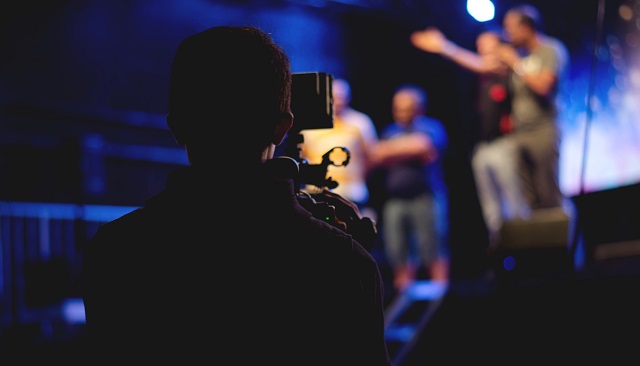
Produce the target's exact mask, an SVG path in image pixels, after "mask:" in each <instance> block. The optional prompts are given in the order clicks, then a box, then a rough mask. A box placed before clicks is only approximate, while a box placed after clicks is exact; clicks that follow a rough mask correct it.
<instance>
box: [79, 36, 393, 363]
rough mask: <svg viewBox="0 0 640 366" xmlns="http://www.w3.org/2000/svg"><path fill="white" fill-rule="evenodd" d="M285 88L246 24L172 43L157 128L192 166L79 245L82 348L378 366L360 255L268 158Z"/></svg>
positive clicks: (380, 350)
mask: <svg viewBox="0 0 640 366" xmlns="http://www.w3.org/2000/svg"><path fill="white" fill-rule="evenodd" d="M290 93H291V71H290V65H289V60H288V57H287V56H286V54H285V53H284V52H283V51H282V50H281V48H280V47H279V46H277V45H276V44H275V43H273V41H272V39H271V38H270V37H269V36H268V35H267V34H265V33H263V32H262V31H260V30H258V29H256V28H251V27H214V28H211V29H207V30H205V31H202V32H200V33H197V34H195V35H193V36H190V37H188V38H186V39H185V40H184V41H183V42H182V43H181V44H180V45H179V47H178V49H177V53H176V55H175V58H174V61H173V65H172V69H171V85H170V94H169V114H168V116H167V122H168V126H169V128H170V129H171V132H172V133H173V134H174V136H175V138H176V140H177V142H178V143H179V144H180V145H183V146H184V147H185V149H186V151H187V154H188V157H189V161H190V166H189V167H185V168H182V169H179V170H178V171H176V172H174V173H172V174H171V175H170V176H169V178H168V181H167V187H166V189H165V190H164V191H163V192H161V193H160V194H158V195H156V196H154V197H151V198H150V199H148V200H147V202H146V203H145V205H144V207H143V208H140V209H138V210H135V211H134V212H132V213H129V214H127V215H125V216H123V217H121V218H119V219H117V220H114V221H112V222H110V223H107V224H105V225H103V226H102V227H101V228H100V229H99V231H98V232H97V234H96V235H95V237H94V238H93V239H92V241H91V242H90V243H89V245H88V246H87V247H86V248H85V252H84V267H83V280H84V290H85V292H84V303H85V311H86V321H87V326H88V329H89V332H90V333H89V335H90V341H91V342H90V343H91V345H92V346H93V347H94V348H93V349H92V352H91V353H89V354H91V355H93V354H95V355H96V358H100V359H101V361H104V360H105V358H114V359H117V360H119V361H120V360H123V359H127V360H132V359H133V360H144V361H145V362H147V363H153V362H155V361H165V362H167V361H168V362H171V360H174V359H179V360H180V362H181V363H189V362H188V361H189V360H197V361H198V363H202V364H205V363H216V362H218V361H219V360H225V361H224V362H225V364H232V365H235V364H238V365H245V364H255V363H259V364H268V363H273V364H277V365H389V364H390V361H389V356H388V352H387V348H386V345H385V341H384V325H383V324H384V319H383V298H384V297H383V285H382V279H381V275H380V272H379V268H378V266H377V264H376V262H375V261H374V259H373V257H372V256H371V255H370V254H369V253H368V251H367V250H366V249H365V248H364V247H363V246H362V245H360V244H359V243H358V242H357V241H356V240H354V238H353V237H352V236H351V235H349V234H347V233H346V232H345V231H343V230H341V229H340V228H338V227H336V226H334V225H331V224H328V223H326V222H323V221H322V220H318V219H316V218H314V217H313V216H312V214H311V213H310V212H309V211H308V210H306V209H304V208H303V207H302V206H301V205H300V202H299V201H298V199H297V197H296V187H295V184H294V179H292V178H290V177H286V174H284V175H281V174H276V173H274V170H273V169H272V168H273V167H272V166H271V165H270V164H269V162H270V161H272V160H274V159H272V157H273V154H274V149H275V146H276V145H278V144H280V143H281V142H282V141H283V139H284V137H285V135H286V134H287V132H288V131H289V129H290V128H291V127H292V123H293V122H294V118H293V115H292V113H291V112H290ZM229 142H233V143H235V144H237V146H238V149H237V150H233V151H229V150H228V145H229ZM279 163H281V161H279ZM290 167H291V169H293V170H292V172H293V174H295V169H296V168H297V167H296V164H292V165H290ZM332 204H336V202H333V203H332ZM339 211H340V209H338V208H337V207H336V212H339ZM256 360H257V361H256Z"/></svg>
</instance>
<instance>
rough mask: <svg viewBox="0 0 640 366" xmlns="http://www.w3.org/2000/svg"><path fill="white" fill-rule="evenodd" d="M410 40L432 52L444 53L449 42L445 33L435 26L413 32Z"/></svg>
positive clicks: (416, 45) (422, 48)
mask: <svg viewBox="0 0 640 366" xmlns="http://www.w3.org/2000/svg"><path fill="white" fill-rule="evenodd" d="M410 40H411V43H412V44H413V45H414V46H415V47H416V48H419V49H421V50H423V51H427V52H431V53H442V52H443V50H444V46H445V44H446V43H447V42H448V41H447V38H446V37H445V36H444V34H443V33H442V32H441V31H440V30H438V29H437V28H433V27H429V28H426V29H424V30H421V31H415V32H413V33H411V37H410Z"/></svg>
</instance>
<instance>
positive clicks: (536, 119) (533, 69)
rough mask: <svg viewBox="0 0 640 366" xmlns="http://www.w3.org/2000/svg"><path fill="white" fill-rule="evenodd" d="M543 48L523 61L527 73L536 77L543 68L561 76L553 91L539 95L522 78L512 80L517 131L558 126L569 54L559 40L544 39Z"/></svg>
mask: <svg viewBox="0 0 640 366" xmlns="http://www.w3.org/2000/svg"><path fill="white" fill-rule="evenodd" d="M541 43H542V45H541V47H539V48H538V49H536V50H535V51H533V52H532V53H530V54H528V55H525V56H524V57H523V58H522V59H521V65H522V69H523V71H524V72H525V73H526V74H537V73H539V72H540V71H542V70H543V69H552V70H553V71H554V72H555V74H556V75H557V77H558V83H557V84H556V87H555V89H554V90H553V92H552V93H551V94H550V95H548V96H540V95H537V94H536V93H534V92H533V91H532V90H531V89H529V87H527V86H526V85H525V83H524V81H523V80H522V78H521V77H520V75H518V74H516V73H513V75H512V77H511V92H512V113H513V114H512V116H513V128H514V131H516V132H518V131H527V130H532V129H535V128H537V127H540V126H543V125H546V124H549V123H556V119H557V115H558V103H557V97H558V94H559V88H560V87H561V84H562V78H563V75H564V73H565V69H566V66H567V63H568V51H567V49H566V47H565V46H564V45H563V44H562V42H560V41H559V40H557V39H555V38H552V37H544V38H543V39H542V40H541Z"/></svg>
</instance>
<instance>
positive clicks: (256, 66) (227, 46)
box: [167, 26, 293, 168]
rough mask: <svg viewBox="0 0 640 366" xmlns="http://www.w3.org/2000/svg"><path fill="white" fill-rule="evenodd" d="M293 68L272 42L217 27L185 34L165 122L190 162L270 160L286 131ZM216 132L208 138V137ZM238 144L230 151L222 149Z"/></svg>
mask: <svg viewBox="0 0 640 366" xmlns="http://www.w3.org/2000/svg"><path fill="white" fill-rule="evenodd" d="M290 99H291V69H290V63H289V59H288V57H287V55H286V54H285V53H284V51H283V50H282V49H281V48H280V47H279V46H278V45H276V44H275V43H274V42H273V40H272V39H271V37H270V36H269V35H267V34H266V33H264V32H262V31H261V30H259V29H257V28H253V27H231V26H219V27H213V28H209V29H206V30H204V31H202V32H199V33H196V34H194V35H192V36H190V37H187V38H186V39H185V40H184V41H182V43H180V45H179V46H178V49H177V51H176V54H175V57H174V60H173V64H172V66H171V81H170V90H169V113H168V115H167V124H168V126H169V128H170V130H171V132H172V133H173V134H174V136H175V138H176V141H177V142H178V143H179V144H180V145H183V146H185V147H186V149H187V153H188V155H189V160H190V162H191V164H192V165H200V164H202V163H204V164H208V163H211V162H224V160H225V159H228V160H232V161H238V162H239V163H240V165H241V166H243V167H245V168H246V166H247V164H253V163H259V162H261V161H262V160H264V159H267V158H271V157H272V156H273V151H274V146H275V145H278V144H280V143H281V142H282V140H283V139H284V137H285V135H286V133H287V131H288V130H289V129H290V128H291V126H292V122H293V116H292V114H291V111H290ZM212 132H213V133H212ZM229 141H231V142H236V143H237V144H238V146H239V147H240V148H239V149H237V150H238V151H235V150H234V151H233V153H232V154H230V153H229V151H228V149H227V151H223V150H222V147H221V146H227V145H228V142H229Z"/></svg>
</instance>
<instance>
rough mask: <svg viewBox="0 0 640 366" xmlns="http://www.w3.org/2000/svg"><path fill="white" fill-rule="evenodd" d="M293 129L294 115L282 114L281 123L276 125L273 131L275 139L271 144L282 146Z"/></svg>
mask: <svg viewBox="0 0 640 366" xmlns="http://www.w3.org/2000/svg"><path fill="white" fill-rule="evenodd" d="M291 127H293V113H291V112H285V113H283V114H282V116H281V117H280V121H279V122H278V123H277V124H276V126H275V128H274V130H273V138H272V140H271V142H272V143H273V144H274V145H280V144H281V143H282V141H283V140H284V138H285V137H286V136H287V133H288V132H289V130H290V129H291Z"/></svg>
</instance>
